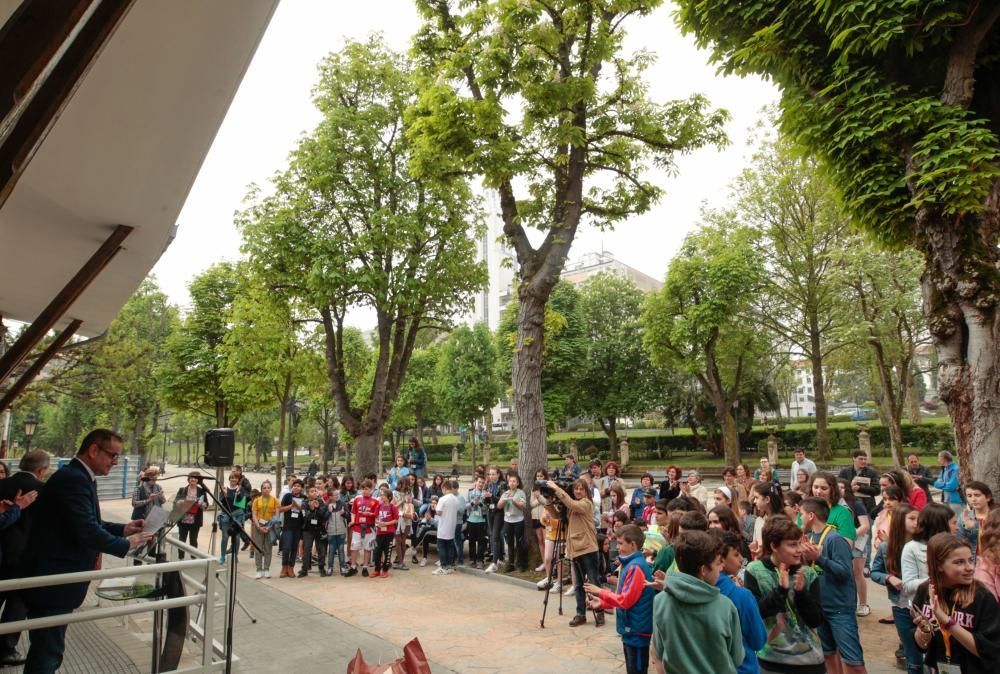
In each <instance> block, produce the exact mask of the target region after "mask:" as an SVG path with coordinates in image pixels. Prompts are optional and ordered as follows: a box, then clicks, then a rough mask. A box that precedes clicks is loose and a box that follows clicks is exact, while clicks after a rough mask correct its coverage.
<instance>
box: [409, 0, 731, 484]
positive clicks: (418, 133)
mask: <svg viewBox="0 0 1000 674" xmlns="http://www.w3.org/2000/svg"><path fill="white" fill-rule="evenodd" d="M660 4H662V0H631V1H629V2H624V3H623V2H618V1H617V0H614V1H613V0H584V1H581V0H553V1H551V2H542V1H540V0H524V1H523V2H510V1H508V0H484V1H482V2H476V3H465V2H460V1H459V0H417V7H418V9H419V11H420V12H421V14H422V15H423V17H424V20H425V23H424V26H423V28H422V29H421V30H420V32H419V33H418V35H417V37H416V40H415V45H416V46H415V48H416V51H417V52H418V54H419V55H420V57H421V58H422V59H423V65H424V68H425V75H426V77H425V80H424V82H423V83H422V87H421V97H420V101H419V104H418V105H417V106H416V107H415V108H414V109H413V110H412V111H411V113H410V114H411V118H412V119H413V126H412V129H411V135H412V136H413V137H414V138H415V139H416V143H417V146H418V152H417V153H416V156H415V159H416V163H417V165H418V166H419V167H420V169H421V170H422V171H428V172H431V173H453V172H457V173H466V172H473V173H475V174H477V175H479V176H481V177H482V179H483V181H484V183H485V185H486V186H487V187H488V188H490V189H494V190H496V191H497V193H498V194H499V198H500V209H501V216H502V219H503V233H504V237H505V238H506V242H507V244H508V245H509V246H510V248H511V249H512V250H513V251H514V261H515V264H516V269H517V295H518V299H519V302H518V317H517V329H518V333H517V344H516V347H515V349H514V359H513V370H512V382H513V397H514V412H515V416H516V418H517V439H518V445H519V448H520V449H519V451H520V464H521V469H522V470H523V471H524V472H525V474H528V475H531V474H533V473H534V471H536V470H537V469H539V468H542V467H543V466H545V464H546V454H547V449H546V433H545V428H546V417H545V411H544V406H543V402H542V362H543V355H542V354H543V352H544V348H545V339H544V337H545V334H544V325H545V304H546V302H547V301H548V299H549V296H550V295H551V293H552V290H553V288H554V287H555V285H556V283H557V281H558V280H559V274H560V272H561V271H562V269H563V267H564V265H565V262H566V257H567V255H568V253H569V250H570V247H571V246H572V245H573V240H574V239H575V237H576V232H577V229H578V228H579V226H580V224H581V223H586V224H590V225H592V226H595V227H599V228H604V227H612V226H613V225H614V224H615V223H618V222H621V221H623V220H626V219H627V218H628V217H630V216H632V215H633V214H636V213H643V212H645V211H647V210H648V209H649V208H650V207H651V206H652V205H653V204H654V203H655V202H656V201H657V200H658V199H659V197H660V195H661V189H660V188H659V187H658V186H656V185H655V184H654V183H653V182H651V181H650V180H648V179H646V177H645V176H646V169H647V168H652V167H657V168H661V169H666V170H668V171H669V170H673V169H674V168H675V164H674V161H675V159H676V157H677V156H678V155H680V154H683V153H685V152H688V151H690V150H693V149H695V148H699V147H702V146H705V145H709V144H713V143H715V144H720V143H722V142H724V133H723V130H722V125H723V122H724V121H725V119H726V114H725V113H722V112H714V111H711V110H710V109H709V105H708V102H707V101H706V100H705V99H704V98H703V97H701V96H692V97H691V98H689V99H687V100H681V101H672V102H668V103H657V102H654V101H652V100H650V99H649V97H648V96H647V91H646V84H645V82H644V81H643V79H642V72H643V70H644V69H645V68H646V67H647V66H648V64H649V62H650V56H649V54H648V53H645V52H643V53H639V54H634V55H629V54H626V53H625V50H624V46H623V43H624V40H625V32H626V31H625V28H626V26H627V24H628V20H629V19H630V18H638V17H641V16H645V15H647V14H649V13H650V12H652V11H653V10H654V9H655V8H657V7H658V6H659V5H660ZM531 229H537V230H539V231H541V232H542V233H543V236H542V237H541V240H540V242H539V243H538V244H537V245H533V244H532V242H531V237H530V236H529V234H528V232H529V230H531Z"/></svg>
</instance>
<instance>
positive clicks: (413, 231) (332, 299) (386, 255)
mask: <svg viewBox="0 0 1000 674" xmlns="http://www.w3.org/2000/svg"><path fill="white" fill-rule="evenodd" d="M416 91H417V85H416V82H415V80H414V77H413V74H412V70H411V67H410V65H409V63H408V62H407V60H406V59H405V58H404V57H403V56H402V55H399V54H396V53H393V52H392V51H391V50H389V49H388V48H386V46H385V45H384V44H383V43H382V41H381V40H380V39H379V38H376V37H372V38H371V39H369V40H368V41H366V42H350V43H348V44H347V46H346V47H345V48H344V49H343V50H341V51H340V52H337V53H333V54H331V55H329V56H328V57H327V58H326V59H325V60H324V62H323V64H322V66H321V69H320V82H319V84H318V85H317V87H316V89H315V92H314V100H315V103H316V106H317V107H318V108H319V110H320V112H321V113H322V114H323V119H322V121H321V122H320V123H319V125H318V126H317V127H316V129H315V130H313V131H312V132H311V133H310V134H307V135H306V136H305V137H303V139H302V140H301V141H300V143H299V146H298V147H297V148H296V149H295V151H294V152H293V153H292V155H291V157H290V160H289V166H288V168H287V169H286V170H285V171H283V172H281V173H280V174H278V175H277V176H276V177H275V178H274V180H273V183H274V192H273V193H272V194H269V195H266V196H265V195H263V194H261V193H259V192H257V193H254V194H252V195H251V203H250V206H249V208H248V209H247V210H246V211H245V212H244V213H243V214H242V215H241V226H242V229H243V234H244V250H245V252H246V253H247V254H248V256H249V258H250V264H251V265H253V267H254V268H255V269H256V271H257V272H258V273H259V274H260V275H261V276H262V277H263V278H264V279H266V281H267V283H268V285H269V287H270V288H271V289H272V290H273V291H275V292H280V293H282V294H283V295H284V296H285V297H287V298H289V299H291V300H294V301H299V302H301V303H303V305H305V306H306V307H308V308H309V310H310V311H311V312H314V313H315V314H318V315H319V318H320V319H321V321H322V325H323V328H324V334H325V342H326V349H325V351H326V361H327V370H328V375H329V380H330V386H331V390H332V395H333V400H334V403H335V405H336V409H337V415H338V417H339V419H340V422H341V423H342V424H343V426H344V427H345V428H346V429H347V431H348V432H349V433H350V434H351V436H353V438H354V439H355V440H356V441H357V442H358V455H357V458H358V467H359V469H360V470H362V471H364V472H370V471H375V470H376V469H377V463H378V455H379V450H380V448H381V444H382V434H383V428H384V424H385V422H386V421H387V420H388V418H389V415H390V413H391V411H392V405H393V403H394V402H395V400H396V398H397V397H398V395H399V391H400V388H401V386H402V385H403V380H404V378H405V375H406V370H407V367H408V365H409V361H410V356H411V354H412V351H413V348H414V346H415V343H416V339H417V334H418V332H419V331H420V330H421V329H423V328H427V327H433V326H439V325H446V324H448V322H449V321H450V320H451V319H452V317H453V315H454V314H455V313H457V312H458V311H459V310H461V309H462V308H463V307H464V306H465V304H466V302H468V301H469V299H470V298H471V297H472V294H473V293H474V292H475V291H476V290H477V289H479V288H480V287H481V286H482V284H483V283H484V282H485V280H486V274H485V269H484V266H483V265H482V264H480V263H477V262H476V261H475V248H474V244H473V239H472V236H474V235H475V233H476V231H477V227H478V223H479V219H480V216H479V211H478V209H477V204H476V202H475V201H474V200H473V198H472V195H471V192H470V190H469V187H468V184H467V183H466V182H465V181H463V180H461V179H459V178H457V177H447V176H441V175H439V174H434V175H432V176H431V177H415V176H414V175H413V174H412V173H411V172H410V168H409V162H410V159H411V155H412V142H411V140H410V138H411V136H410V134H408V133H407V129H406V124H405V122H404V118H403V114H404V111H405V110H406V109H407V107H408V106H409V105H411V104H413V103H414V101H415V99H416ZM358 308H363V309H367V310H369V311H371V312H373V313H374V315H375V321H376V328H375V334H374V344H375V359H374V363H373V366H372V377H371V380H370V381H371V387H370V388H369V390H368V394H367V396H364V404H363V405H361V404H358V400H352V398H351V396H350V393H349V390H348V388H349V385H350V384H349V382H348V379H347V376H346V366H345V361H346V357H347V354H346V353H345V348H344V347H345V340H344V334H345V323H344V321H345V317H346V315H347V312H348V311H350V310H352V309H358Z"/></svg>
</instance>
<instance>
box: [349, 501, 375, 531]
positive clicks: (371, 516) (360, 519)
mask: <svg viewBox="0 0 1000 674" xmlns="http://www.w3.org/2000/svg"><path fill="white" fill-rule="evenodd" d="M378 506H379V502H378V499H377V498H375V497H374V496H369V497H367V498H365V497H364V496H359V497H357V498H356V499H354V503H353V504H351V531H358V532H360V531H361V530H362V527H363V528H364V529H365V532H364V533H369V531H368V530H370V529H371V528H372V527H374V526H375V516H376V515H377V514H378Z"/></svg>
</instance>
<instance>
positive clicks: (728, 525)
mask: <svg viewBox="0 0 1000 674" xmlns="http://www.w3.org/2000/svg"><path fill="white" fill-rule="evenodd" d="M708 528H709V529H721V530H723V531H728V532H730V533H733V534H736V536H737V537H739V539H740V554H741V555H743V559H744V566H745V565H746V561H747V560H749V559H750V548H749V547H748V546H747V543H746V540H745V539H744V538H743V527H742V526H740V520H739V518H738V517H736V513H734V512H733V511H732V508H729V507H728V506H724V505H719V506H715V507H714V508H712V509H711V510H709V511H708Z"/></svg>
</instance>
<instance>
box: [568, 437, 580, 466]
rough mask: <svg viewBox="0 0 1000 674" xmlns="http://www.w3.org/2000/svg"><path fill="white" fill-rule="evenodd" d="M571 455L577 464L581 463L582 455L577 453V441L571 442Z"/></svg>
mask: <svg viewBox="0 0 1000 674" xmlns="http://www.w3.org/2000/svg"><path fill="white" fill-rule="evenodd" d="M569 453H570V454H572V455H573V458H574V459H576V462H577V463H580V455H579V454H578V453H577V451H576V440H570V441H569Z"/></svg>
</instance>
